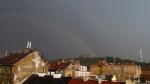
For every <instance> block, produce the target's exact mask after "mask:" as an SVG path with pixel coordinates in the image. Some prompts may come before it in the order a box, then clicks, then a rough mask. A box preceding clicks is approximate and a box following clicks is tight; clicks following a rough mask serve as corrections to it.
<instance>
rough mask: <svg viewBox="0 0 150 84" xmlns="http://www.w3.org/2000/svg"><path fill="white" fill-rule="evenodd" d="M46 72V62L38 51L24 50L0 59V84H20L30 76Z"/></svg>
mask: <svg viewBox="0 0 150 84" xmlns="http://www.w3.org/2000/svg"><path fill="white" fill-rule="evenodd" d="M47 72H48V66H47V61H46V60H45V59H44V58H42V57H41V56H40V54H39V51H38V50H31V49H24V50H22V51H18V52H15V53H12V54H10V55H8V56H5V57H2V58H0V84H21V83H22V82H23V81H24V80H26V79H27V78H28V77H30V76H31V75H32V74H35V73H47Z"/></svg>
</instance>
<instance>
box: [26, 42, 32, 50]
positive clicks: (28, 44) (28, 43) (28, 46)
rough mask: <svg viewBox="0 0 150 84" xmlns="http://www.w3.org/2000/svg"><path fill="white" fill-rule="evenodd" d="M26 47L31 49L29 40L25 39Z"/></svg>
mask: <svg viewBox="0 0 150 84" xmlns="http://www.w3.org/2000/svg"><path fill="white" fill-rule="evenodd" d="M26 47H27V48H30V49H31V41H27V46H26Z"/></svg>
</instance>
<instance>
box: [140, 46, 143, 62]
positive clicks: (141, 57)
mask: <svg viewBox="0 0 150 84" xmlns="http://www.w3.org/2000/svg"><path fill="white" fill-rule="evenodd" d="M140 62H143V55H142V50H141V48H140Z"/></svg>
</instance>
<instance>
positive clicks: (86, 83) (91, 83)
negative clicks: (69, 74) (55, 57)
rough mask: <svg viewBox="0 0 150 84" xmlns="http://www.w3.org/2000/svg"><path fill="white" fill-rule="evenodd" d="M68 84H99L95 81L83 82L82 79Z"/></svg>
mask: <svg viewBox="0 0 150 84" xmlns="http://www.w3.org/2000/svg"><path fill="white" fill-rule="evenodd" d="M68 84H98V82H97V81H95V80H88V81H83V80H81V79H71V80H70V81H69V82H68Z"/></svg>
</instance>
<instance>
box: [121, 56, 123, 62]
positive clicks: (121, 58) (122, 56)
mask: <svg viewBox="0 0 150 84" xmlns="http://www.w3.org/2000/svg"><path fill="white" fill-rule="evenodd" d="M121 61H122V64H123V56H122V57H121Z"/></svg>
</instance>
